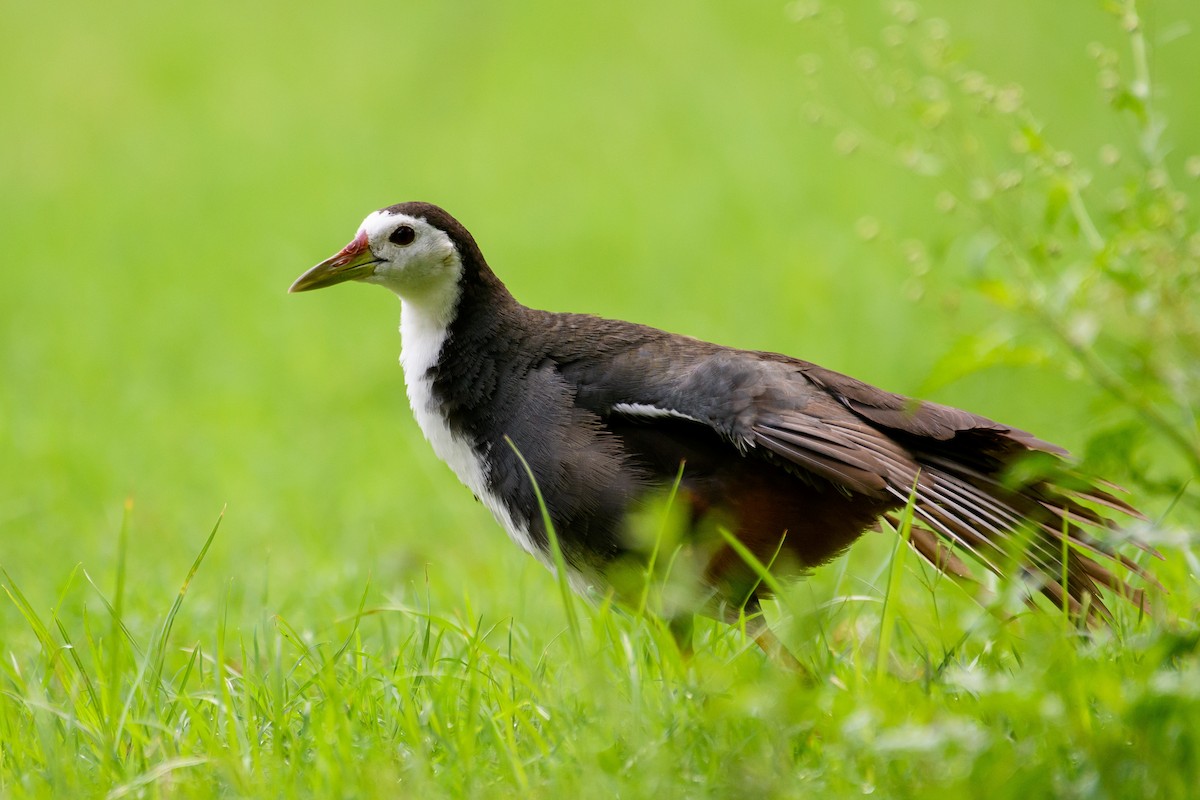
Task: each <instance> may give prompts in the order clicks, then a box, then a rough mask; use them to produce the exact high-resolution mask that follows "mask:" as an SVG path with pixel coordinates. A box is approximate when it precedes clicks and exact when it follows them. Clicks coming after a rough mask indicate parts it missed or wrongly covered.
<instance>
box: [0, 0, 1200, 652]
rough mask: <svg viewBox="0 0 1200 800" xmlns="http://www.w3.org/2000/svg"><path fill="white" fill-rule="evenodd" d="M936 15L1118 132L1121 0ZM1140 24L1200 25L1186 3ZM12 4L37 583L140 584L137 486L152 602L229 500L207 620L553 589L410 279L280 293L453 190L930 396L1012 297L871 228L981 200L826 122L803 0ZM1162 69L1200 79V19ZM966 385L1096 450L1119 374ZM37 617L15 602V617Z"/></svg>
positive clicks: (452, 199) (633, 305)
mask: <svg viewBox="0 0 1200 800" xmlns="http://www.w3.org/2000/svg"><path fill="white" fill-rule="evenodd" d="M924 8H925V10H926V11H927V12H930V13H935V14H938V15H941V16H943V17H945V18H946V19H947V20H948V21H949V23H950V25H951V26H952V28H953V30H954V32H955V38H956V41H957V42H958V46H961V47H964V48H967V49H968V50H969V52H970V59H971V61H972V62H973V63H975V64H976V65H977V66H978V67H979V68H980V69H982V70H984V71H986V72H988V73H989V74H991V75H993V76H995V77H997V78H998V79H1002V80H1006V81H1015V82H1018V83H1021V84H1023V85H1024V86H1025V88H1026V97H1027V99H1028V102H1029V105H1030V106H1031V107H1033V108H1035V109H1037V110H1038V112H1039V114H1041V116H1042V118H1043V119H1044V120H1045V121H1046V122H1047V124H1048V126H1049V130H1050V132H1051V133H1052V134H1053V135H1054V136H1055V137H1056V140H1057V141H1058V143H1059V144H1060V145H1062V146H1064V147H1067V148H1071V149H1074V150H1077V151H1078V152H1080V153H1083V154H1086V155H1087V156H1089V157H1091V156H1092V155H1093V154H1094V153H1095V152H1096V151H1097V149H1098V148H1099V147H1100V146H1101V145H1103V144H1105V143H1106V141H1108V139H1107V137H1110V136H1111V135H1112V133H1113V131H1112V124H1111V123H1112V115H1111V112H1110V111H1108V110H1107V109H1106V108H1105V106H1104V103H1103V102H1102V100H1101V98H1100V96H1099V92H1098V91H1097V89H1096V76H1095V70H1094V67H1093V65H1092V64H1091V63H1090V62H1089V61H1088V59H1087V58H1086V56H1085V55H1084V52H1085V50H1086V47H1087V44H1088V43H1089V42H1090V41H1092V40H1095V39H1100V40H1105V41H1110V42H1111V41H1112V40H1113V38H1114V29H1115V27H1114V26H1115V23H1114V21H1113V20H1112V19H1111V17H1110V15H1108V14H1106V13H1105V12H1104V11H1103V10H1102V9H1101V7H1100V4H1098V3H1082V2H1072V3H1046V2H1039V1H1038V0H1022V1H1021V2H1013V1H1012V0H1008V1H1007V2H992V1H989V2H975V3H970V4H966V3H951V2H941V3H926V4H924ZM887 13H888V12H887V7H886V4H876V3H868V4H862V6H861V7H860V8H857V9H856V10H855V11H854V13H852V14H849V19H848V26H849V27H850V29H852V30H857V31H860V32H861V35H862V37H863V39H864V40H868V41H869V40H871V39H872V38H877V37H878V31H879V30H880V29H881V28H882V27H883V26H884V25H886V24H887ZM1145 13H1146V14H1147V15H1149V17H1150V18H1151V20H1152V21H1154V20H1159V19H1161V20H1163V21H1164V22H1169V23H1171V25H1172V26H1174V27H1168V30H1169V31H1175V33H1176V34H1178V33H1180V32H1181V30H1182V32H1184V33H1186V32H1187V30H1188V29H1187V28H1186V26H1187V25H1191V26H1193V27H1194V26H1195V24H1196V23H1197V22H1200V7H1197V5H1196V4H1195V3H1194V2H1190V1H1187V0H1174V1H1173V2H1158V3H1154V4H1151V5H1148V7H1147V8H1146V9H1145ZM2 16H3V20H4V21H3V24H2V25H0V28H2V29H3V30H2V32H0V38H2V40H3V46H2V47H0V95H2V96H3V97H4V112H3V114H2V115H0V186H3V192H2V193H0V235H2V242H3V262H2V263H0V275H2V277H3V281H2V284H0V565H2V566H3V567H4V568H5V569H6V570H7V571H8V573H9V574H10V576H11V577H12V579H14V580H16V581H17V582H18V583H19V584H20V585H21V586H22V587H23V588H24V590H25V592H26V593H27V594H28V595H29V597H30V599H31V601H32V602H33V604H34V606H35V607H38V608H47V607H50V606H52V605H54V603H55V602H56V597H57V593H58V592H59V591H60V590H61V587H62V586H63V585H64V584H65V583H66V582H67V580H68V576H69V575H70V573H71V570H72V568H73V567H74V565H76V564H82V565H83V567H84V568H85V569H86V570H87V571H88V573H89V574H90V575H91V576H92V577H93V578H95V579H96V580H97V582H98V583H99V584H100V585H101V586H102V587H108V586H110V585H111V583H112V580H113V572H114V570H115V564H116V562H117V558H116V548H117V531H118V529H119V528H120V525H121V520H122V515H123V507H124V504H125V502H126V499H127V498H130V499H132V502H133V510H132V513H131V516H130V523H129V525H130V527H129V543H130V551H129V556H128V562H129V564H128V570H129V574H130V575H131V581H132V585H131V588H130V592H131V595H132V597H133V598H134V600H136V601H137V602H133V603H131V608H133V609H134V612H133V613H135V614H136V613H137V610H138V609H139V608H141V609H145V608H149V609H150V610H149V611H147V612H146V613H154V614H157V613H161V610H162V608H163V607H164V606H165V604H166V603H167V602H169V598H170V597H171V595H172V594H173V592H174V591H175V590H176V589H177V587H178V585H179V582H180V580H181V579H182V577H183V575H184V572H185V571H186V567H187V564H189V563H190V561H191V559H192V557H193V556H194V554H195V552H196V550H197V549H198V548H199V546H200V544H201V543H202V541H203V538H204V536H205V535H206V534H207V532H208V530H209V529H210V528H211V526H212V524H213V522H214V521H215V519H216V518H217V516H218V514H219V513H220V512H221V510H222V509H223V508H224V509H226V512H225V519H224V522H223V527H222V530H221V532H220V534H219V535H218V538H217V540H216V543H215V545H214V547H213V550H212V552H211V553H210V554H209V556H208V558H207V560H206V562H205V564H204V566H203V569H202V571H201V573H200V575H199V577H198V578H197V581H196V585H195V587H194V588H193V593H192V595H191V596H190V597H189V604H188V606H187V608H188V615H189V618H190V619H192V620H193V623H192V624H197V625H204V624H206V623H204V622H203V620H204V619H205V617H206V614H207V613H208V612H210V611H211V610H212V609H213V608H214V606H215V605H217V604H218V603H224V602H226V600H228V608H229V613H230V615H231V616H232V617H233V618H234V619H235V621H239V620H240V621H251V620H254V619H256V618H258V615H260V614H262V613H263V612H270V613H281V614H283V615H284V616H285V617H288V618H291V619H292V620H293V623H294V624H298V625H308V624H317V625H319V624H323V621H326V620H328V619H330V618H331V617H333V616H337V615H340V614H345V613H349V612H350V611H352V610H353V608H354V607H356V605H357V599H358V597H359V595H360V594H361V593H362V590H363V586H364V585H365V583H366V581H367V580H368V576H371V578H370V579H371V580H372V586H373V589H372V592H373V594H372V602H378V601H379V599H380V598H382V597H395V596H397V595H403V594H405V593H408V592H410V591H416V592H418V593H422V594H423V593H424V592H425V591H426V586H428V589H429V591H431V592H432V593H433V594H434V595H435V596H437V597H439V598H443V601H444V602H448V603H457V602H460V601H461V600H462V598H463V597H464V596H465V595H467V594H469V596H470V602H471V603H472V604H474V605H475V606H476V607H478V608H485V609H487V613H488V615H489V617H490V618H492V619H496V618H503V617H506V616H512V615H516V616H517V617H518V618H520V616H521V614H522V613H528V608H529V607H530V606H536V605H539V604H542V603H545V602H548V601H547V600H546V598H548V597H551V591H552V590H551V582H550V578H549V576H548V575H546V574H544V571H543V570H542V569H541V568H540V567H538V566H537V565H535V564H533V562H532V560H530V559H528V558H527V557H525V556H524V555H522V554H521V553H519V552H518V551H517V550H516V549H515V548H513V547H511V546H510V545H509V544H508V542H507V541H506V539H505V537H504V536H503V534H502V533H501V532H500V530H499V529H498V528H497V526H496V525H495V524H494V523H493V522H492V521H491V519H490V517H489V516H488V515H487V513H486V511H485V510H483V509H482V508H481V507H480V506H478V505H477V504H475V503H473V502H471V499H470V495H469V494H468V493H467V492H466V491H465V490H464V489H462V488H460V487H459V486H458V485H457V483H456V481H455V480H454V478H453V476H452V475H451V474H450V472H449V470H448V469H446V468H445V467H443V466H442V465H441V464H440V463H439V462H437V461H436V459H435V457H434V456H433V454H432V452H431V451H430V450H429V449H428V447H427V446H426V445H425V443H424V442H423V440H422V438H421V436H420V433H419V431H418V430H417V429H416V427H415V425H414V423H413V421H412V419H411V416H410V414H409V413H408V409H407V401H406V399H405V397H404V390H403V377H402V374H401V372H400V369H399V366H398V365H397V363H396V357H397V354H398V351H399V340H398V334H397V333H396V325H397V318H398V304H397V302H396V301H395V299H394V298H392V297H391V296H389V295H388V294H387V293H385V292H382V291H379V290H375V289H372V290H368V289H365V288H362V287H357V286H351V287H339V288H337V289H336V290H331V291H328V292H320V293H317V294H313V295H305V296H288V295H286V294H285V290H286V288H287V286H288V284H289V282H290V281H291V280H292V279H293V278H295V277H296V276H297V275H298V274H299V273H300V272H301V271H303V270H304V269H306V268H307V267H308V266H310V265H312V264H313V263H315V262H317V261H319V260H321V259H323V258H324V257H326V256H327V255H329V254H331V253H332V252H334V251H335V250H337V249H338V248H339V247H340V246H341V245H342V244H344V243H345V242H346V241H347V240H348V239H349V238H350V237H351V236H352V234H353V233H354V231H355V228H356V226H357V225H358V223H359V221H360V220H361V218H362V217H363V216H365V215H366V214H367V213H368V212H369V211H371V210H373V209H375V208H377V207H380V206H384V205H388V204H390V203H393V202H399V201H404V200H414V199H422V200H429V201H433V202H437V203H439V204H441V205H443V206H445V207H446V208H447V209H448V210H450V211H451V213H453V214H455V215H456V216H457V217H459V219H461V220H462V221H463V222H464V223H465V224H466V225H467V226H468V227H469V228H470V229H471V230H472V231H473V232H474V234H475V235H476V237H477V239H478V240H479V241H480V243H481V245H482V247H483V249H484V252H485V253H486V254H487V256H488V257H489V260H490V262H491V263H492V266H493V267H494V268H495V269H496V271H497V272H498V273H499V274H500V275H501V277H502V278H503V279H504V280H505V281H506V282H507V283H508V284H509V286H510V288H511V289H512V291H513V292H514V294H515V295H516V296H517V297H518V298H519V299H521V300H522V301H524V302H525V303H527V304H530V305H536V306H542V307H547V308H553V309H559V310H573V311H587V312H594V313H599V314H603V315H609V316H619V317H623V318H627V319H633V320H637V321H641V322H645V323H649V324H653V325H657V326H660V327H663V328H667V329H670V330H673V331H678V332H682V333H688V334H692V335H695V336H700V337H703V338H707V339H713V340H717V341H721V342H723V343H728V344H732V345H738V346H744V347H752V348H762V349H770V350H779V351H784V352H788V353H790V354H793V355H797V356H800V357H803V358H807V359H810V360H813V361H816V362H818V363H821V364H823V365H826V366H829V367H832V368H835V369H838V370H841V371H844V372H849V373H851V374H854V375H856V376H859V377H862V378H864V379H867V380H870V381H872V382H875V383H878V384H880V385H882V386H885V387H887V388H890V389H893V390H897V391H903V392H916V391H920V390H922V388H923V384H924V383H925V382H926V380H927V378H928V377H929V374H930V369H931V367H932V365H933V364H934V363H935V362H936V361H937V360H938V359H939V357H941V356H942V355H944V354H945V353H946V352H947V350H948V349H949V348H950V347H951V346H952V344H953V342H954V341H955V339H956V337H958V336H961V335H965V334H969V333H971V332H974V331H978V330H981V329H982V328H983V327H985V326H986V325H987V323H988V322H989V315H994V314H996V313H998V312H996V311H995V310H994V308H993V307H991V306H988V305H985V304H983V303H981V302H979V301H978V300H976V299H974V298H973V297H972V295H971V294H970V293H969V292H967V291H965V290H964V289H963V288H962V287H963V285H964V283H965V281H964V277H963V265H962V264H960V263H956V262H955V261H954V260H953V259H946V260H939V259H936V258H935V259H934V262H933V265H932V266H933V271H932V273H931V275H930V276H928V277H927V278H926V281H927V286H926V289H925V292H924V294H923V297H922V298H921V299H920V300H917V299H914V298H913V297H912V296H911V293H909V292H908V291H906V288H907V287H908V286H909V285H910V281H911V279H912V275H911V270H910V268H909V267H908V266H907V265H906V264H904V263H903V261H902V260H901V259H899V258H898V257H897V255H896V253H894V252H891V251H889V250H888V249H887V248H880V247H877V246H873V245H872V244H870V243H866V242H863V241H861V240H860V238H859V237H857V236H856V235H855V228H856V223H857V222H858V221H859V220H860V219H861V218H863V217H864V216H871V217H873V218H876V219H879V220H883V221H885V223H886V224H888V225H890V226H893V227H894V228H896V229H897V230H901V231H907V232H908V235H910V236H917V237H921V238H924V237H925V236H928V237H930V239H934V238H936V237H937V236H938V232H939V231H940V230H942V228H943V227H944V226H945V225H946V224H947V223H946V221H945V220H944V219H943V217H942V216H940V215H939V214H938V213H937V212H936V211H935V209H934V202H933V199H934V194H935V187H932V186H930V185H926V184H923V183H921V182H919V181H917V180H915V179H914V178H913V177H912V175H911V174H909V173H906V172H904V171H903V170H900V169H892V168H890V167H888V166H887V165H886V164H880V163H879V162H878V161H874V160H871V159H869V158H864V157H860V156H858V155H855V156H852V157H841V156H838V155H837V154H835V151H834V149H833V148H832V147H831V133H830V131H828V130H825V129H821V128H816V127H813V126H812V125H810V124H809V123H808V122H807V121H806V115H805V108H806V104H807V103H808V102H809V101H810V100H811V99H812V98H810V97H808V96H806V92H805V89H804V86H805V82H804V81H803V80H802V76H801V67H800V64H801V57H802V56H804V55H805V54H808V53H816V54H818V55H820V56H821V57H822V58H823V59H824V63H825V64H826V65H827V67H828V68H827V71H826V76H825V80H826V82H827V85H828V86H829V87H830V88H831V89H832V91H833V93H834V94H835V95H836V93H837V91H838V87H839V86H840V85H841V84H840V83H839V82H844V83H845V87H846V91H847V93H849V92H851V91H853V90H854V86H853V83H854V80H855V78H854V76H853V75H851V74H845V75H841V74H840V73H839V72H838V69H837V63H838V62H837V60H836V55H835V53H834V50H835V48H833V46H832V45H831V43H830V42H829V41H827V40H826V39H824V38H823V37H822V36H821V28H820V27H819V26H818V27H815V28H814V27H802V26H800V25H797V24H795V23H794V22H793V21H791V20H790V19H789V6H787V5H786V4H784V3H783V2H780V0H766V1H764V0H755V1H754V2H743V3H736V4H734V3H717V2H701V3H697V2H664V3H634V2H615V3H593V4H576V3H544V2H508V3H504V4H478V3H464V2H447V3H432V2H422V3H403V2H349V3H342V4H336V5H335V4H329V5H313V6H303V5H296V4H284V3H276V2H264V3H239V4H232V3H191V4H164V3H150V2H124V3H119V4H100V3H83V2H74V1H72V2H66V3H58V4H48V3H34V2H27V1H25V0H9V2H6V3H5V6H4V10H3V14H2ZM1176 21H1182V22H1183V23H1184V25H1185V28H1184V29H1180V28H1179V27H1178V26H1175V22H1176ZM1154 59H1155V63H1154V66H1155V69H1156V70H1157V71H1158V72H1159V73H1160V74H1164V75H1169V76H1191V77H1192V78H1196V77H1200V48H1196V47H1194V46H1190V45H1188V44H1187V37H1186V36H1184V37H1178V36H1173V37H1172V38H1171V39H1170V40H1167V41H1163V42H1161V43H1159V46H1157V47H1156V48H1155V50H1154ZM1192 83H1194V80H1176V81H1175V82H1174V84H1173V85H1174V87H1175V88H1174V90H1171V91H1173V92H1174V93H1171V91H1168V93H1166V94H1164V95H1163V96H1162V101H1163V105H1164V108H1165V111H1166V113H1167V115H1168V116H1169V117H1170V119H1171V121H1172V125H1173V127H1172V130H1171V136H1172V137H1173V139H1174V140H1175V141H1177V142H1179V143H1181V145H1186V144H1188V143H1195V142H1197V141H1200V107H1198V106H1197V105H1196V103H1195V101H1194V97H1192V96H1188V95H1187V94H1186V92H1188V91H1191V90H1192V89H1194V87H1193V86H1192V85H1191V84H1192ZM865 121H866V122H867V123H868V124H870V123H871V120H870V119H867V120H865ZM880 124H881V126H883V125H884V124H885V123H883V122H881V123H880ZM1179 154H1180V157H1181V158H1182V157H1183V156H1186V155H1188V150H1187V147H1182V146H1181V148H1180V150H1179ZM932 399H937V400H941V401H944V402H950V403H955V404H962V405H967V406H969V407H971V408H972V409H973V410H977V411H979V412H981V413H984V414H987V415H990V416H993V417H996V418H999V419H1001V420H1004V421H1007V422H1010V423H1012V424H1014V425H1019V426H1022V427H1026V428H1029V429H1032V430H1035V431H1037V432H1038V433H1039V434H1040V435H1042V436H1044V437H1046V438H1049V439H1052V440H1055V441H1058V442H1061V443H1063V444H1065V445H1067V446H1068V447H1075V448H1078V447H1080V446H1081V445H1082V443H1083V442H1084V441H1085V440H1086V437H1087V433H1088V430H1089V428H1090V427H1091V426H1092V425H1094V424H1095V420H1094V418H1093V415H1092V410H1091V409H1092V402H1093V400H1094V399H1095V397H1094V393H1093V391H1092V390H1091V389H1089V388H1087V386H1086V385H1085V384H1083V383H1081V382H1078V381H1073V380H1071V379H1070V377H1069V376H1067V375H1065V374H1064V371H1063V370H1061V369H1055V368H1044V369H1034V368H1026V369H1020V370H1009V371H1004V370H991V371H986V372H982V373H979V374H975V375H972V376H970V377H969V378H967V379H965V380H963V381H960V382H956V383H954V384H951V385H946V386H940V387H937V388H936V391H935V393H934V396H933V397H932ZM1118 477H1119V476H1118ZM139 604H141V605H140V606H139ZM523 609H524V611H523ZM21 628H22V623H21V621H20V619H19V616H18V615H17V613H16V611H15V610H14V608H13V607H12V606H11V605H10V604H7V603H0V638H3V639H8V638H9V637H10V636H12V635H15V633H16V632H17V631H19V630H20V629H21Z"/></svg>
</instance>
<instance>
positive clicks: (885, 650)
mask: <svg viewBox="0 0 1200 800" xmlns="http://www.w3.org/2000/svg"><path fill="white" fill-rule="evenodd" d="M920 479H921V475H920V473H917V477H916V478H914V479H913V485H912V490H911V491H910V492H909V493H908V502H906V503H905V504H904V510H903V511H901V512H900V525H899V526H898V528H897V530H896V533H897V534H899V535H898V536H897V537H896V544H895V546H894V547H893V548H892V559H891V567H890V568H889V570H888V582H887V590H886V591H885V592H884V595H883V613H882V614H881V616H880V620H879V651H878V652H877V653H876V654H875V680H877V681H879V680H883V677H884V675H886V674H887V664H888V656H889V654H890V653H891V650H892V632H893V630H894V628H895V624H896V603H897V598H896V595H897V594H898V593H899V587H900V575H901V570H902V569H903V567H904V556H905V554H906V553H907V551H908V546H909V543H910V542H911V540H912V526H913V511H914V510H915V508H916V504H917V482H918V481H919V480H920Z"/></svg>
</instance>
